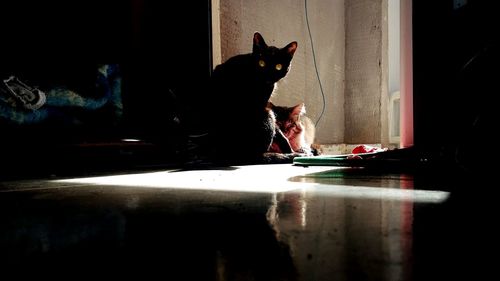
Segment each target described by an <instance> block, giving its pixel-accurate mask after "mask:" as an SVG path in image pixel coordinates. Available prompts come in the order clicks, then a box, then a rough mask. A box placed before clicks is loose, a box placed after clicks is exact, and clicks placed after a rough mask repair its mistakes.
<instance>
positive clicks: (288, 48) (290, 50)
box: [283, 41, 297, 57]
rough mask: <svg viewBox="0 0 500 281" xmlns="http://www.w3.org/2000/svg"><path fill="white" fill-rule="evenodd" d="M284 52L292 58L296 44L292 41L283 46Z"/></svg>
mask: <svg viewBox="0 0 500 281" xmlns="http://www.w3.org/2000/svg"><path fill="white" fill-rule="evenodd" d="M283 49H285V51H286V52H287V54H289V55H290V56H291V57H293V54H295V50H297V42H296V41H293V42H292V43H290V44H288V45H286V46H285V48H283Z"/></svg>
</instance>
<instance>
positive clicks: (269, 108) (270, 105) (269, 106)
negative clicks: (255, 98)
mask: <svg viewBox="0 0 500 281" xmlns="http://www.w3.org/2000/svg"><path fill="white" fill-rule="evenodd" d="M266 109H268V110H273V109H274V103H272V102H270V101H268V102H267V106H266Z"/></svg>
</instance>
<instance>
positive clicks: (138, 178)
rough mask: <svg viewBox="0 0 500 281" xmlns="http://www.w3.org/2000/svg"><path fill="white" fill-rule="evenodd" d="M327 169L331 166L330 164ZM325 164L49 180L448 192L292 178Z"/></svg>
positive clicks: (323, 191) (427, 196)
mask: <svg viewBox="0 0 500 281" xmlns="http://www.w3.org/2000/svg"><path fill="white" fill-rule="evenodd" d="M328 169H331V167H329V168H328ZM324 170H326V168H324V167H309V168H307V169H304V168H301V167H291V168H290V166H287V165H285V166H280V165H277V166H270V165H255V166H245V167H239V168H237V169H235V170H193V171H182V172H175V171H161V172H151V173H141V174H125V175H115V176H101V177H88V178H75V179H63V180H54V181H52V182H59V183H73V184H92V185H104V186H130V187H146V188H165V189H186V190H214V191H232V192H254V193H279V192H303V191H304V190H306V192H307V194H308V195H311V196H315V195H317V196H329V197H345V198H358V199H378V200H396V201H413V202H426V203H440V202H443V201H445V200H446V199H447V198H448V197H449V192H445V191H439V190H419V189H401V188H387V187H374V186H359V185H339V184H325V183H316V182H296V181H290V179H291V178H293V177H297V176H299V175H301V174H302V175H304V174H309V173H310V172H318V171H324Z"/></svg>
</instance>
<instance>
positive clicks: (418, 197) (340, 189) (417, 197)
mask: <svg viewBox="0 0 500 281" xmlns="http://www.w3.org/2000/svg"><path fill="white" fill-rule="evenodd" d="M312 192H313V193H315V194H316V195H321V196H331V197H343V198H360V199H379V200H394V201H413V202H416V203H441V202H444V201H446V200H447V199H448V197H449V196H450V193H449V192H446V191H440V190H421V189H399V188H386V187H369V186H353V185H334V186H321V187H320V186H318V188H315V189H314V190H313V191H312Z"/></svg>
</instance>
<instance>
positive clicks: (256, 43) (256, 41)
mask: <svg viewBox="0 0 500 281" xmlns="http://www.w3.org/2000/svg"><path fill="white" fill-rule="evenodd" d="M266 47H267V44H266V41H264V37H262V35H260V33H259V32H255V33H254V34H253V51H254V52H256V51H257V50H260V49H263V48H266Z"/></svg>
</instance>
